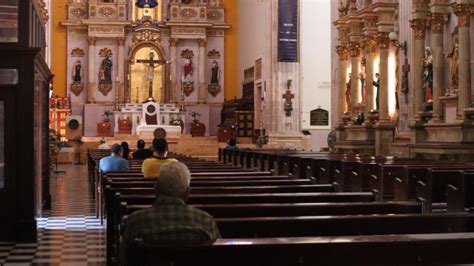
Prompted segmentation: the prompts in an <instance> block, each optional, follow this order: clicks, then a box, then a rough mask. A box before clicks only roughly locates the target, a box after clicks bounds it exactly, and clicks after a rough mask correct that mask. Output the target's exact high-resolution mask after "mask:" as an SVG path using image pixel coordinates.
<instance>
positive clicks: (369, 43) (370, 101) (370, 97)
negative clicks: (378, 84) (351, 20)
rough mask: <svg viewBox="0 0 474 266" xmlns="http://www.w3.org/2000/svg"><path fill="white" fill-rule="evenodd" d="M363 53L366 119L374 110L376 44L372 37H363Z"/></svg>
mask: <svg viewBox="0 0 474 266" xmlns="http://www.w3.org/2000/svg"><path fill="white" fill-rule="evenodd" d="M363 44H364V52H365V62H366V63H365V76H366V77H365V84H366V85H365V87H366V89H365V112H364V115H365V117H367V115H368V113H369V111H371V110H374V109H375V106H374V89H373V88H374V87H373V85H372V84H373V83H374V75H375V73H374V53H375V51H376V49H377V43H376V42H375V40H374V38H373V37H372V36H364V42H363Z"/></svg>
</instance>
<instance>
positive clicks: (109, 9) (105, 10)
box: [99, 6, 115, 18]
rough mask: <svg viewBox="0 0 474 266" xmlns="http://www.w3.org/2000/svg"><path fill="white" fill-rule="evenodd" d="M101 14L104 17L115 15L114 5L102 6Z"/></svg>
mask: <svg viewBox="0 0 474 266" xmlns="http://www.w3.org/2000/svg"><path fill="white" fill-rule="evenodd" d="M99 14H100V15H101V16H102V17H107V18H109V17H112V16H113V15H115V9H113V8H112V7H109V6H107V7H101V8H99Z"/></svg>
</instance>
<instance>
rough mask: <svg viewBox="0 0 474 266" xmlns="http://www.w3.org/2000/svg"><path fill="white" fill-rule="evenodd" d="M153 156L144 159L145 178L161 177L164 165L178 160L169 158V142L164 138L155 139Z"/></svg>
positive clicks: (143, 170)
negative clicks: (161, 169)
mask: <svg viewBox="0 0 474 266" xmlns="http://www.w3.org/2000/svg"><path fill="white" fill-rule="evenodd" d="M153 150H154V151H155V152H154V153H153V156H152V157H151V158H148V159H146V160H144V161H143V165H142V173H143V177H144V178H148V179H157V178H158V177H160V168H161V166H162V165H164V164H166V163H171V162H177V160H176V159H168V158H167V156H168V142H167V141H166V140H164V139H154V140H153Z"/></svg>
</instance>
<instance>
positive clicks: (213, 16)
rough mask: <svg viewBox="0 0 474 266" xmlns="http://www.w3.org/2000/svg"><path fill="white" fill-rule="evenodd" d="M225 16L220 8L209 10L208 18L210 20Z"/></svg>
mask: <svg viewBox="0 0 474 266" xmlns="http://www.w3.org/2000/svg"><path fill="white" fill-rule="evenodd" d="M223 17H224V15H223V14H222V12H221V11H220V10H209V11H208V12H207V18H208V19H209V20H221V19H222V18H223Z"/></svg>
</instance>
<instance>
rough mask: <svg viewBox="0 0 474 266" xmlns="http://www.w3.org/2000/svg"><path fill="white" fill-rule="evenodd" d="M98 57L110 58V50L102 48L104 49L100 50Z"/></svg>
mask: <svg viewBox="0 0 474 266" xmlns="http://www.w3.org/2000/svg"><path fill="white" fill-rule="evenodd" d="M99 55H100V57H107V56H112V50H110V49H109V48H107V47H104V48H102V49H100V52H99Z"/></svg>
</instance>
